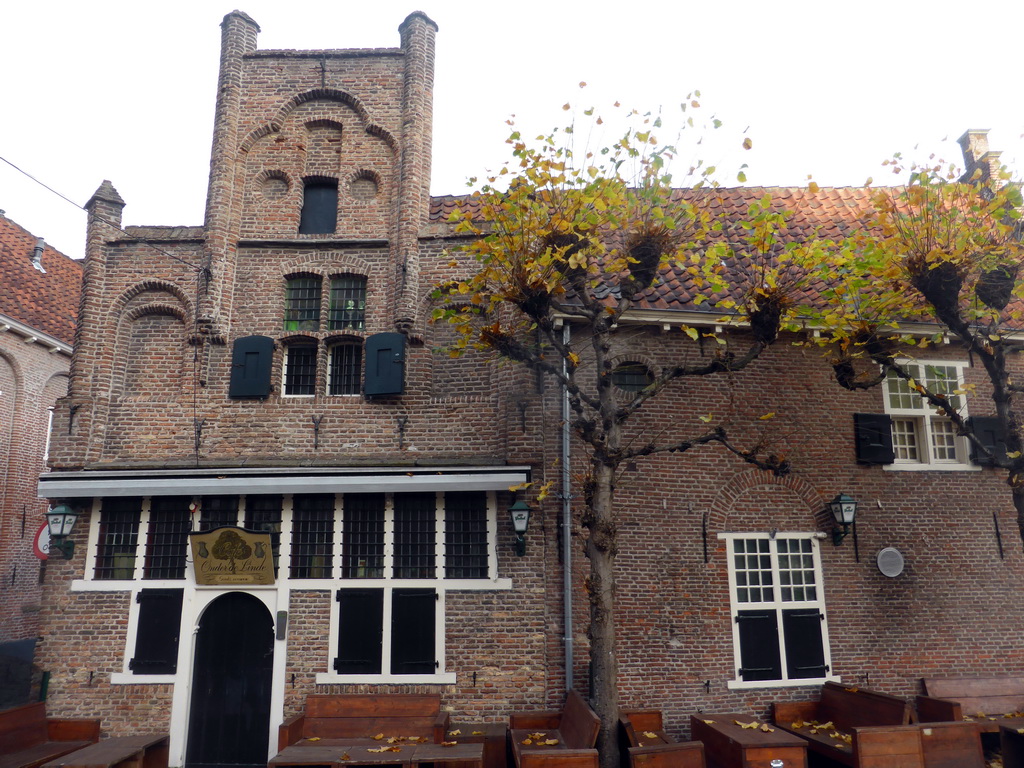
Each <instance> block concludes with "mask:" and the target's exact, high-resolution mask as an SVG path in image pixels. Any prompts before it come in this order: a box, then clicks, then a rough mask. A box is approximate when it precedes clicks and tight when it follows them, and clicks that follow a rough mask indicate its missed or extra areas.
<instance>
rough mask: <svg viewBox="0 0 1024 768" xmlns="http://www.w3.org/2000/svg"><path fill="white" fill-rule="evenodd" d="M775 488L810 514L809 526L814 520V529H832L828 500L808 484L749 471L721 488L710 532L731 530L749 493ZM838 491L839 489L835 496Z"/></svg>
mask: <svg viewBox="0 0 1024 768" xmlns="http://www.w3.org/2000/svg"><path fill="white" fill-rule="evenodd" d="M772 487H775V488H782V489H785V490H786V491H788V492H789V495H790V496H791V497H792V499H793V502H794V503H795V504H799V505H800V506H801V507H802V508H803V509H804V510H805V511H806V512H807V513H808V517H807V523H808V525H810V524H811V523H812V521H813V524H814V526H815V530H829V529H831V527H832V524H831V515H830V513H829V512H828V510H827V508H826V504H827V499H826V497H824V496H822V495H821V494H820V493H819V492H818V491H817V489H815V488H814V487H813V486H812V485H810V484H809V483H808V482H806V481H805V480H802V479H800V478H799V477H794V476H793V475H786V476H785V477H772V476H771V475H770V474H768V473H767V472H763V471H761V470H757V469H749V470H746V471H743V472H738V473H737V474H735V475H733V477H732V478H731V479H730V480H728V481H727V482H726V483H725V484H723V485H722V487H721V488H719V490H718V493H717V494H716V495H715V498H714V500H713V501H712V502H711V508H710V510H709V512H708V530H709V531H725V530H728V529H729V525H730V524H729V518H730V515H731V514H732V513H733V511H734V510H735V508H736V506H737V504H738V503H739V502H740V500H741V499H742V498H743V497H744V496H745V495H746V494H747V493H749V492H750V491H752V490H757V489H763V488H772ZM838 492H839V491H838V490H837V491H836V493H838ZM833 495H834V494H833Z"/></svg>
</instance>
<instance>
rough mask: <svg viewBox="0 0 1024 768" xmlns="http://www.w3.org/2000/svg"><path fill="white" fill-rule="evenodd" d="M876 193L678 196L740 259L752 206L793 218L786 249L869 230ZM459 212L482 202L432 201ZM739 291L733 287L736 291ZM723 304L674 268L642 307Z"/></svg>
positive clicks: (758, 191) (441, 209) (762, 190)
mask: <svg viewBox="0 0 1024 768" xmlns="http://www.w3.org/2000/svg"><path fill="white" fill-rule="evenodd" d="M875 191H876V190H874V189H871V188H867V187H821V188H819V189H817V190H815V191H813V192H812V191H811V190H809V189H807V188H804V187H729V188H724V187H723V188H718V189H700V190H693V189H681V190H676V193H675V198H676V199H677V200H683V199H691V200H697V199H700V200H701V201H702V203H703V206H704V207H706V208H707V209H708V210H710V211H711V212H712V213H713V214H721V215H720V216H719V217H718V218H719V221H720V222H721V223H722V227H723V229H722V231H721V232H720V233H716V234H715V235H713V236H712V237H714V238H715V239H725V240H727V241H729V242H732V243H735V244H736V247H735V250H736V252H738V253H741V252H742V251H743V250H744V248H745V245H746V243H745V241H744V240H743V230H741V229H740V228H739V222H740V221H743V220H745V219H747V218H748V217H747V211H748V209H749V208H750V206H751V205H752V204H753V203H755V202H757V201H759V200H761V199H762V198H763V197H764V196H765V195H766V194H767V195H770V196H771V199H772V207H773V208H774V209H775V210H778V211H783V210H785V211H789V212H790V215H789V217H788V219H787V224H786V226H785V227H784V228H783V229H782V230H781V231H780V232H779V244H778V245H779V247H780V248H781V247H782V246H784V245H785V244H787V243H796V242H804V241H806V240H807V239H809V238H811V237H813V236H814V235H815V234H817V235H818V236H819V237H823V238H835V239H839V238H842V237H843V236H845V235H847V234H850V233H852V231H853V230H854V229H856V228H859V227H862V226H864V225H865V224H866V223H867V221H868V220H869V214H870V212H871V204H870V202H871V201H870V197H871V195H872V194H873V193H874V192H875ZM457 208H461V209H462V210H464V211H468V212H471V213H475V212H476V211H478V210H479V208H478V203H477V201H476V200H475V199H474V198H472V197H471V196H469V195H466V196H448V197H436V198H433V199H432V200H431V206H430V218H431V219H432V220H433V221H438V222H441V221H446V220H447V218H448V216H450V215H451V214H452V212H454V211H455V210H456V209H457ZM732 272H733V275H734V276H737V275H742V274H744V273H745V270H733V271H732ZM739 287H740V286H739V285H737V284H735V283H734V285H733V288H734V290H735V289H736V288H739ZM702 292H703V293H705V297H706V298H707V299H710V301H704V302H703V303H701V304H699V305H698V304H694V301H693V300H694V298H695V297H696V296H697V295H698V293H702ZM740 293H742V291H740ZM735 295H736V294H735V293H734V296H735ZM718 298H723V297H719V296H707V294H706V292H704V291H701V290H699V289H698V288H697V287H696V286H695V285H694V283H693V279H692V277H691V276H690V275H688V274H687V273H686V272H685V271H683V270H682V269H678V268H670V269H667V270H664V271H663V272H662V275H661V279H660V280H659V281H657V282H656V283H655V284H654V285H653V286H652V287H651V288H650V289H649V290H648V291H647V292H646V293H645V294H644V295H643V296H642V297H640V298H639V301H638V306H639V307H643V308H646V309H655V310H657V309H688V310H691V311H692V310H698V311H700V310H704V311H707V312H713V313H715V314H716V315H720V314H722V311H721V310H720V309H715V307H714V300H715V299H718ZM803 300H805V301H806V300H810V301H813V300H814V296H813V289H812V290H811V291H808V292H807V293H806V294H805V295H804V297H803Z"/></svg>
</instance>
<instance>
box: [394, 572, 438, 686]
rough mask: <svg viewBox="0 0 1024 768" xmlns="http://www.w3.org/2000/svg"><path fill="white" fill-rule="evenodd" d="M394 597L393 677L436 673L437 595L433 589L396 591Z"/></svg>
mask: <svg viewBox="0 0 1024 768" xmlns="http://www.w3.org/2000/svg"><path fill="white" fill-rule="evenodd" d="M391 595H392V597H391V672H392V674H395V675H431V674H433V673H434V671H435V669H436V668H437V658H436V657H435V655H434V623H435V616H436V614H437V592H435V591H434V590H433V589H396V590H393V591H392V593H391Z"/></svg>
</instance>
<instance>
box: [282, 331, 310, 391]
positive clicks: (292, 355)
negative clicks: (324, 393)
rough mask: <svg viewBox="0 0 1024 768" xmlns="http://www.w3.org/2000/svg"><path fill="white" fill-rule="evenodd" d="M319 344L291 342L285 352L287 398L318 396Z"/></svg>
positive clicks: (284, 371) (285, 388) (284, 372)
mask: <svg viewBox="0 0 1024 768" xmlns="http://www.w3.org/2000/svg"><path fill="white" fill-rule="evenodd" d="M316 358H317V344H316V341H315V340H314V341H313V342H312V343H310V342H301V341H295V342H290V343H289V344H288V346H286V347H285V351H284V370H283V374H284V394H285V396H286V397H312V396H313V395H315V394H316Z"/></svg>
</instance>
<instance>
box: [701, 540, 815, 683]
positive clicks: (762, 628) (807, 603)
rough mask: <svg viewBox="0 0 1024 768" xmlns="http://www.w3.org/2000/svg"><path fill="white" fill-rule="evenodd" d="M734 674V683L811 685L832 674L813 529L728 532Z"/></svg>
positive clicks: (732, 681)
mask: <svg viewBox="0 0 1024 768" xmlns="http://www.w3.org/2000/svg"><path fill="white" fill-rule="evenodd" d="M719 537H720V538H723V539H725V540H726V546H727V551H728V558H729V602H730V606H731V616H732V636H733V654H734V659H735V668H736V677H735V678H734V679H733V680H731V681H730V682H729V687H730V688H762V687H778V686H784V685H808V684H813V683H818V682H822V681H824V680H833V679H835V678H834V677H833V676H832V675H831V674H830V671H831V663H832V661H831V654H830V652H829V643H828V620H827V615H826V612H825V594H824V588H823V585H822V576H821V558H820V553H819V543H820V540H819V537H818V535H817V534H815V533H776V534H774V535H773V534H768V533H729V534H719Z"/></svg>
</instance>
